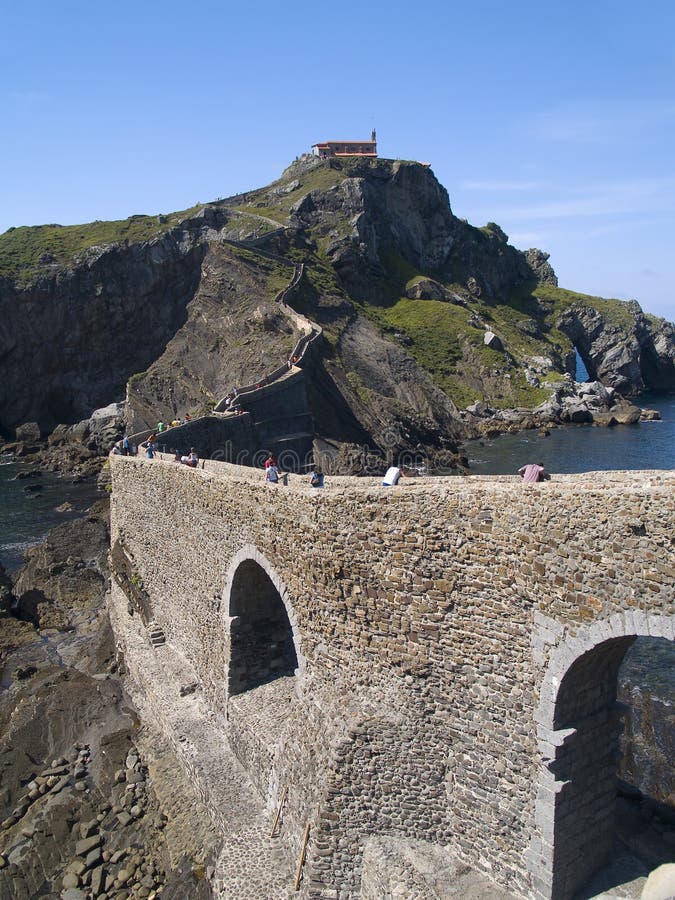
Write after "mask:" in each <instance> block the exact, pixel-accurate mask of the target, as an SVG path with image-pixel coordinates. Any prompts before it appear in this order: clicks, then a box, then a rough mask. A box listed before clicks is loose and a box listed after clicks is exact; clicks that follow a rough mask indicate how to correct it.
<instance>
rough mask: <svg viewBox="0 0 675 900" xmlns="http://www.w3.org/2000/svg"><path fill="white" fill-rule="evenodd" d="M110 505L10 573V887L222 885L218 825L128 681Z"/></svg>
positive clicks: (73, 897) (90, 893) (4, 869)
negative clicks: (213, 876)
mask: <svg viewBox="0 0 675 900" xmlns="http://www.w3.org/2000/svg"><path fill="white" fill-rule="evenodd" d="M107 516H108V502H107V499H104V500H102V501H100V502H98V503H96V504H95V505H94V507H92V509H91V510H90V511H89V513H88V514H87V516H86V517H84V518H82V519H78V520H75V521H73V522H70V523H67V524H64V525H61V526H58V527H57V528H55V529H52V531H50V532H49V534H48V536H47V539H46V540H45V541H44V543H43V544H41V545H39V546H38V547H35V548H32V549H31V550H29V551H28V552H27V554H26V562H25V565H24V566H23V568H22V569H21V570H20V571H19V573H18V574H17V576H16V577H15V579H14V580H13V581H12V579H10V578H9V577H8V576H7V575H6V573H4V570H3V571H0V670H1V674H2V681H1V689H0V734H1V737H0V766H1V767H2V771H3V778H2V790H1V791H0V895H1V896H3V897H7V898H16V900H20V898H29V897H37V896H41V897H53V898H57V897H59V898H63V900H80V898H81V900H84V898H90V897H91V898H96V900H112V898H116V900H129V898H139V900H141V898H142V900H145V898H148V900H153V898H155V897H159V896H161V897H163V898H175V900H179V898H181V900H182V898H206V897H209V896H210V895H211V891H210V887H209V880H208V877H207V876H208V875H209V874H210V872H209V867H210V866H211V865H212V863H213V860H214V858H215V856H216V851H217V846H218V836H217V835H216V834H215V833H214V832H213V829H212V826H211V823H210V821H209V820H208V817H207V816H206V814H205V813H204V812H203V811H202V810H200V809H199V808H195V805H194V798H193V796H192V792H191V789H190V786H189V785H188V784H187V783H186V782H185V778H184V776H183V775H182V773H181V771H180V768H179V766H178V764H177V762H176V760H175V758H174V757H173V754H172V753H171V752H170V751H169V749H168V748H167V747H166V746H165V745H164V744H163V743H162V742H161V741H159V740H158V738H157V736H156V735H155V734H154V733H153V732H152V731H150V730H149V729H147V728H146V727H145V726H144V725H143V723H141V722H140V721H139V719H138V715H137V713H136V711H135V710H134V708H133V705H132V704H131V702H130V700H129V698H128V697H127V695H126V693H125V691H124V682H123V665H121V663H120V661H118V660H117V658H116V654H115V647H114V641H113V636H112V632H111V629H110V624H109V620H108V616H107V611H106V609H105V593H106V590H107V579H108V570H107V550H108V543H109V533H108V520H107ZM187 819H189V826H187V821H186V820H187ZM186 826H187V827H186Z"/></svg>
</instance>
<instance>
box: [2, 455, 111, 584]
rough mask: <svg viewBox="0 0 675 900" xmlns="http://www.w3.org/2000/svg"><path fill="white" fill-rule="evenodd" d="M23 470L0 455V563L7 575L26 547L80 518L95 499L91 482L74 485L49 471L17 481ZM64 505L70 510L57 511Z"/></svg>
mask: <svg viewBox="0 0 675 900" xmlns="http://www.w3.org/2000/svg"><path fill="white" fill-rule="evenodd" d="M25 468H26V466H25V465H22V464H21V463H17V462H14V460H13V458H12V457H11V456H2V455H0V563H2V565H3V566H4V567H5V568H6V569H7V570H8V571H10V572H11V571H13V570H15V569H17V568H18V567H19V566H20V565H21V562H22V560H23V553H24V551H25V550H26V549H27V548H28V547H31V546H33V545H35V544H39V543H40V541H42V539H43V538H44V536H45V534H46V533H47V532H48V531H49V529H50V528H53V527H54V526H55V525H60V524H61V522H66V521H68V520H69V519H74V518H77V517H78V516H81V515H82V514H83V512H84V511H85V510H86V509H87V507H88V506H91V504H92V503H93V502H94V500H95V499H96V498H97V496H98V493H97V490H96V485H95V484H94V483H92V482H82V483H80V484H75V483H74V482H73V480H72V478H64V477H60V476H58V475H55V474H53V473H50V472H45V473H43V474H42V476H40V477H31V478H24V479H20V480H17V478H16V476H17V475H18V474H19V472H21V471H23V470H25ZM34 487H35V488H37V489H36V490H33V488H34ZM26 488H29V490H26ZM64 503H67V504H68V505H69V507H70V508H68V509H64V510H59V509H58V507H60V506H62V505H63V504H64Z"/></svg>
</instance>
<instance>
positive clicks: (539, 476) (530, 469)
mask: <svg viewBox="0 0 675 900" xmlns="http://www.w3.org/2000/svg"><path fill="white" fill-rule="evenodd" d="M518 474H519V475H520V477H521V478H522V479H523V481H524V483H525V484H534V483H535V482H537V481H548V480H549V479H550V477H551V476H550V475H549V474H548V472H547V471H546V469H545V468H544V464H543V463H541V462H538V463H528V464H527V465H525V466H521V467H520V469H518Z"/></svg>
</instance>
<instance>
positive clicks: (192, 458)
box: [180, 447, 199, 469]
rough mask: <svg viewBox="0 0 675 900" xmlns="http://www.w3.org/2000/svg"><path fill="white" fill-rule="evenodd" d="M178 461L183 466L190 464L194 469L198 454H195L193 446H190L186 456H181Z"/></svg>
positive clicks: (197, 462)
mask: <svg viewBox="0 0 675 900" xmlns="http://www.w3.org/2000/svg"><path fill="white" fill-rule="evenodd" d="M180 461H181V462H182V463H183V465H185V466H190V468H191V469H196V468H197V465H198V464H199V456H198V455H197V451H196V450H195V448H194V447H190V453H189V455H187V456H181V458H180Z"/></svg>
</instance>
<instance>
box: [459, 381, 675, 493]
mask: <svg viewBox="0 0 675 900" xmlns="http://www.w3.org/2000/svg"><path fill="white" fill-rule="evenodd" d="M632 402H633V403H635V405H636V406H641V407H645V408H651V409H658V411H659V412H660V413H661V420H660V421H655V422H636V423H635V425H615V426H613V427H611V428H606V427H599V426H595V425H565V426H564V427H561V428H551V429H550V434H549V435H548V436H546V437H544V436H542V435H540V434H539V433H538V432H537V431H534V430H532V431H521V432H519V433H518V434H504V435H500V436H499V437H497V438H494V439H492V440H487V439H483V440H478V441H469V442H468V443H467V444H465V445H464V448H463V452H464V453H465V455H466V456H467V458H468V460H469V467H470V471H471V474H473V475H514V474H515V473H516V472H517V471H518V469H519V468H520V467H521V466H523V465H525V464H526V463H532V462H542V463H543V464H544V466H545V468H546V470H547V471H548V472H552V473H556V472H558V473H560V474H570V473H574V472H597V471H602V470H606V469H675V397H673V396H671V395H663V394H642V395H641V396H640V397H636V398H635V399H634V400H632Z"/></svg>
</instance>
